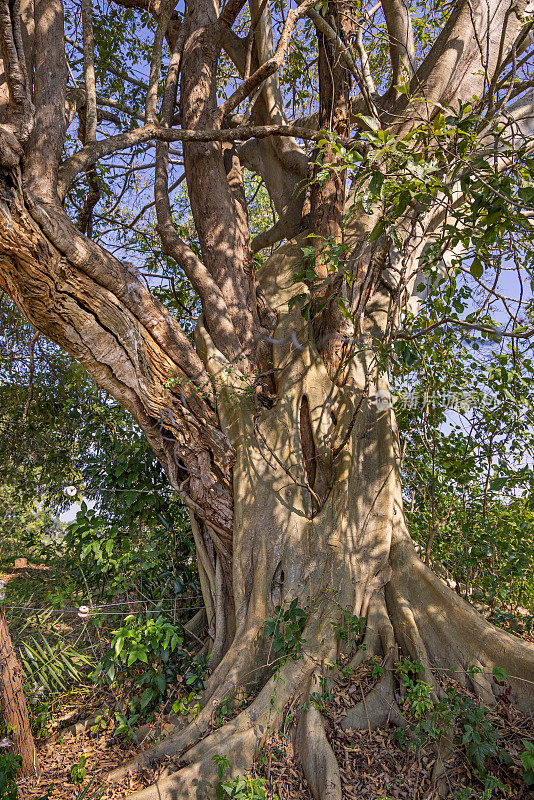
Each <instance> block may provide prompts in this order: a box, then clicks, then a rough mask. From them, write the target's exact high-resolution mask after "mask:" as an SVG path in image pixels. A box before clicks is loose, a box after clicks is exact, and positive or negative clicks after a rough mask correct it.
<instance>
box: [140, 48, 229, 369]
mask: <svg viewBox="0 0 534 800" xmlns="http://www.w3.org/2000/svg"><path fill="white" fill-rule="evenodd" d="M182 46H183V41H180V39H178V40H177V42H176V44H175V48H174V51H173V54H172V56H171V60H170V63H169V69H168V72H167V82H166V86H165V94H164V96H163V105H162V123H163V125H170V123H171V121H172V117H173V114H174V107H175V103H176V91H177V86H178V75H179V71H180V60H181V49H182ZM154 197H155V202H156V215H157V220H158V233H159V235H160V237H161V242H162V245H163V250H164V252H165V253H166V254H167V255H169V256H171V257H172V258H174V259H175V260H176V261H177V263H178V264H179V265H180V266H181V267H182V269H183V270H184V272H185V274H186V275H187V277H188V278H189V280H190V281H191V285H192V286H193V288H194V289H195V291H196V292H197V294H198V295H199V297H200V299H201V301H202V307H203V310H204V318H205V320H206V322H207V324H208V327H209V329H210V331H211V332H212V337H213V340H214V342H215V344H216V346H217V347H218V348H219V349H220V350H221V352H224V353H228V354H229V357H230V358H233V359H237V358H238V357H239V355H240V350H241V348H240V344H239V341H238V339H237V336H236V334H235V331H234V329H233V327H232V324H231V322H230V319H229V316H228V309H227V308H226V303H225V302H224V298H223V296H222V292H221V290H220V288H219V286H218V285H217V284H216V283H215V281H214V280H213V278H212V276H211V275H210V274H209V272H208V270H207V269H206V267H205V266H204V264H203V263H202V261H201V260H200V259H199V258H198V257H197V256H196V254H195V253H194V252H193V250H192V249H191V248H190V247H188V245H187V244H186V243H185V242H184V241H183V239H182V238H181V237H180V236H179V235H178V234H177V232H176V230H175V227H174V224H173V221H172V214H171V205H170V201H169V146H168V144H167V143H165V142H158V144H157V145H156V172H155V180H154Z"/></svg>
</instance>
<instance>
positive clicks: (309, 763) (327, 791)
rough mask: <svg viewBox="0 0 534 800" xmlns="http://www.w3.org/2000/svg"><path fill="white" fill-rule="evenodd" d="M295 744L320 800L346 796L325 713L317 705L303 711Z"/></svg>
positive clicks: (338, 799) (308, 779) (312, 789)
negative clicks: (327, 731)
mask: <svg viewBox="0 0 534 800" xmlns="http://www.w3.org/2000/svg"><path fill="white" fill-rule="evenodd" d="M295 746H296V750H297V752H298V754H299V757H300V760H301V763H302V768H303V770H304V775H305V776H306V780H307V781H308V784H309V787H310V789H311V791H312V794H313V796H314V797H315V798H316V800H342V797H343V795H342V792H341V778H340V775H339V768H338V765H337V760H336V757H335V755H334V752H333V750H332V748H331V746H330V743H329V741H328V739H327V738H326V733H325V730H324V726H323V721H322V718H321V715H320V714H319V712H318V711H317V709H316V708H315V707H314V706H310V707H309V708H307V709H305V710H303V711H301V713H300V714H299V719H298V723H297V729H296V734H295Z"/></svg>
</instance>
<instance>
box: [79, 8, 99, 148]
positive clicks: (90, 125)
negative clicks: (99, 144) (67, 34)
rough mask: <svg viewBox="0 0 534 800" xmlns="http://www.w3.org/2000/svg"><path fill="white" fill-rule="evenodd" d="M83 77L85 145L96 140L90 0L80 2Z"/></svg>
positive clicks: (93, 48)
mask: <svg viewBox="0 0 534 800" xmlns="http://www.w3.org/2000/svg"><path fill="white" fill-rule="evenodd" d="M82 28H83V76H84V82H85V137H84V138H85V143H87V142H94V141H95V140H96V126H97V122H98V119H97V111H96V81H95V35H94V32H93V4H92V0H82Z"/></svg>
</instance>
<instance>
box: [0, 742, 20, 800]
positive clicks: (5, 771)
mask: <svg viewBox="0 0 534 800" xmlns="http://www.w3.org/2000/svg"><path fill="white" fill-rule="evenodd" d="M21 767H22V758H21V757H20V756H16V755H14V754H13V753H0V800H17V784H16V778H17V775H18V774H19V772H20V769H21Z"/></svg>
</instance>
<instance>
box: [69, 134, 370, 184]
mask: <svg viewBox="0 0 534 800" xmlns="http://www.w3.org/2000/svg"><path fill="white" fill-rule="evenodd" d="M268 136H283V137H295V138H299V139H305V140H309V141H313V142H317V141H319V140H320V139H324V134H321V133H319V132H318V131H313V130H311V129H310V128H304V127H301V126H299V125H241V126H239V127H237V128H233V129H229V128H226V129H225V128H223V129H221V128H210V129H206V130H187V129H185V130H184V129H181V128H164V127H163V126H161V125H155V124H153V123H152V124H150V125H144V126H143V127H141V128H135V129H134V130H133V131H128V132H126V133H119V134H117V135H116V136H110V137H109V138H107V139H99V140H98V141H97V142H94V143H93V144H90V145H87V146H86V147H84V148H82V149H81V150H79V151H78V152H77V153H75V154H74V155H73V156H70V157H69V158H67V159H65V161H64V162H63V164H62V165H61V167H60V170H59V175H60V180H59V187H58V191H59V195H60V197H64V196H65V194H66V192H67V190H68V188H69V186H70V185H71V183H72V181H73V180H74V178H75V177H76V176H77V175H79V173H80V172H83V170H85V169H87V167H89V166H90V165H91V164H94V163H95V162H97V161H98V160H99V159H100V158H103V157H104V156H108V155H111V153H116V152H118V151H119V150H128V149H129V148H130V147H132V146H133V145H136V144H141V143H143V142H149V141H151V140H155V141H162V142H240V141H246V140H247V139H264V138H266V137H268ZM340 141H341V144H343V145H345V146H346V147H353V148H354V149H356V150H357V151H358V152H362V153H363V152H365V149H366V148H365V145H364V144H363V143H362V142H357V141H352V140H348V139H341V140H340Z"/></svg>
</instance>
